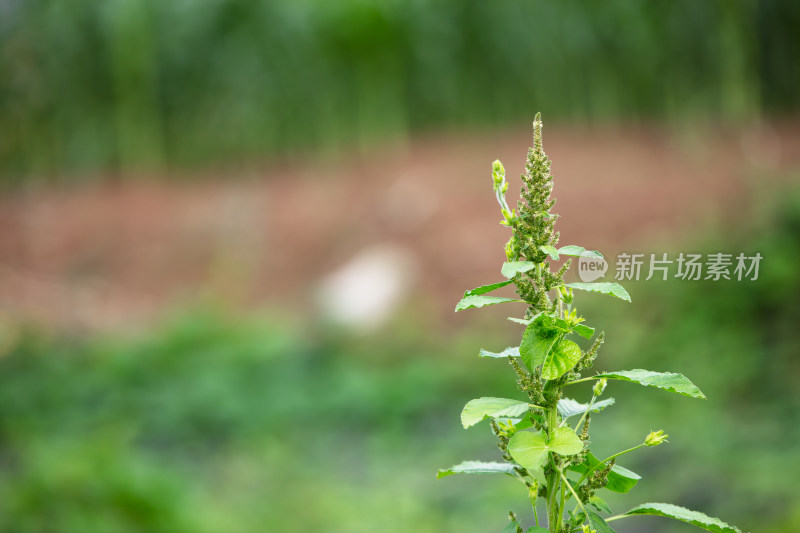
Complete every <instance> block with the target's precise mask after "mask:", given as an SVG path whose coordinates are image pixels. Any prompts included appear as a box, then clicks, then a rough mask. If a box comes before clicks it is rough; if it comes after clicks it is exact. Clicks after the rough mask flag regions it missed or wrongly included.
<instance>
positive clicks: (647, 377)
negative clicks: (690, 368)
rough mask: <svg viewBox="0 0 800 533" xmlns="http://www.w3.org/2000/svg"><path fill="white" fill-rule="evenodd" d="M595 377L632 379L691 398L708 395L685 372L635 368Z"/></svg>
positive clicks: (634, 381)
mask: <svg viewBox="0 0 800 533" xmlns="http://www.w3.org/2000/svg"><path fill="white" fill-rule="evenodd" d="M593 377H596V378H608V379H619V380H622V381H631V382H633V383H638V384H640V385H645V386H647V387H658V388H659V389H664V390H667V391H670V392H677V393H678V394H683V395H684V396H689V397H691V398H700V399H703V400H704V399H705V398H706V395H705V394H703V392H702V391H701V390H700V389H698V388H697V386H696V385H695V384H694V383H692V382H691V381H689V378H687V377H686V376H684V375H683V374H676V373H673V372H653V371H651V370H642V369H641V368H635V369H633V370H620V371H617V372H603V373H602V374H597V375H596V376H593Z"/></svg>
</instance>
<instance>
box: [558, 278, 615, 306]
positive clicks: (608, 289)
mask: <svg viewBox="0 0 800 533" xmlns="http://www.w3.org/2000/svg"><path fill="white" fill-rule="evenodd" d="M566 286H567V287H569V288H570V289H579V290H582V291H594V292H601V293H603V294H610V295H611V296H616V297H617V298H620V299H622V300H625V301H626V302H630V301H631V295H630V294H628V291H626V290H625V288H624V287H623V286H622V285H620V284H619V283H614V282H607V281H604V282H599V283H583V282H575V283H567V285H566Z"/></svg>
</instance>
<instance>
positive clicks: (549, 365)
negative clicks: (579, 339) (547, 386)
mask: <svg viewBox="0 0 800 533" xmlns="http://www.w3.org/2000/svg"><path fill="white" fill-rule="evenodd" d="M581 355H582V353H581V348H580V346H578V345H577V344H575V343H574V342H572V341H569V340H566V339H562V340H561V341H560V342H559V343H558V344H557V345H556V346H555V347H554V348H553V349H552V350H550V353H549V354H548V355H547V357H546V358H545V360H544V363H543V364H542V378H544V379H558V378H560V377H561V376H563V375H564V374H565V373H566V372H569V371H570V370H572V369H573V368H574V367H575V365H577V364H578V361H580V360H581Z"/></svg>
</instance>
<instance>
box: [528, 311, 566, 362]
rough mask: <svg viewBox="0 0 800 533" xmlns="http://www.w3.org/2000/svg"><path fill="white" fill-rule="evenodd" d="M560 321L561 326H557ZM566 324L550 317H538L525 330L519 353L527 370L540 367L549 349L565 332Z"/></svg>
mask: <svg viewBox="0 0 800 533" xmlns="http://www.w3.org/2000/svg"><path fill="white" fill-rule="evenodd" d="M558 321H560V322H561V323H563V326H562V325H560V324H559V322H558ZM565 326H566V323H565V322H564V321H563V320H561V319H557V318H555V317H553V316H550V315H544V314H542V315H539V316H537V317H536V318H535V319H533V321H532V322H531V323H530V324H528V327H527V328H525V333H523V334H522V342H520V345H519V353H520V357H521V358H522V361H523V362H524V363H525V366H527V367H528V368H529V369H533V368H535V367H537V366H539V365H541V364H542V363H543V362H544V361H545V358H546V357H547V354H548V353H549V352H550V349H551V348H552V347H553V345H554V344H555V343H556V341H558V338H559V335H560V334H561V333H564V332H566V329H565Z"/></svg>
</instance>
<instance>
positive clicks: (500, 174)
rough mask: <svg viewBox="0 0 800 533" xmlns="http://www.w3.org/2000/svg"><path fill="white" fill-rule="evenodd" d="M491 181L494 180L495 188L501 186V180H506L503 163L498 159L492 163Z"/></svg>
mask: <svg viewBox="0 0 800 533" xmlns="http://www.w3.org/2000/svg"><path fill="white" fill-rule="evenodd" d="M492 181H493V182H494V186H495V188H497V187H501V186H502V185H503V182H505V181H506V169H505V168H503V163H501V162H500V161H495V162H494V163H492ZM503 192H505V191H503Z"/></svg>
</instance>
